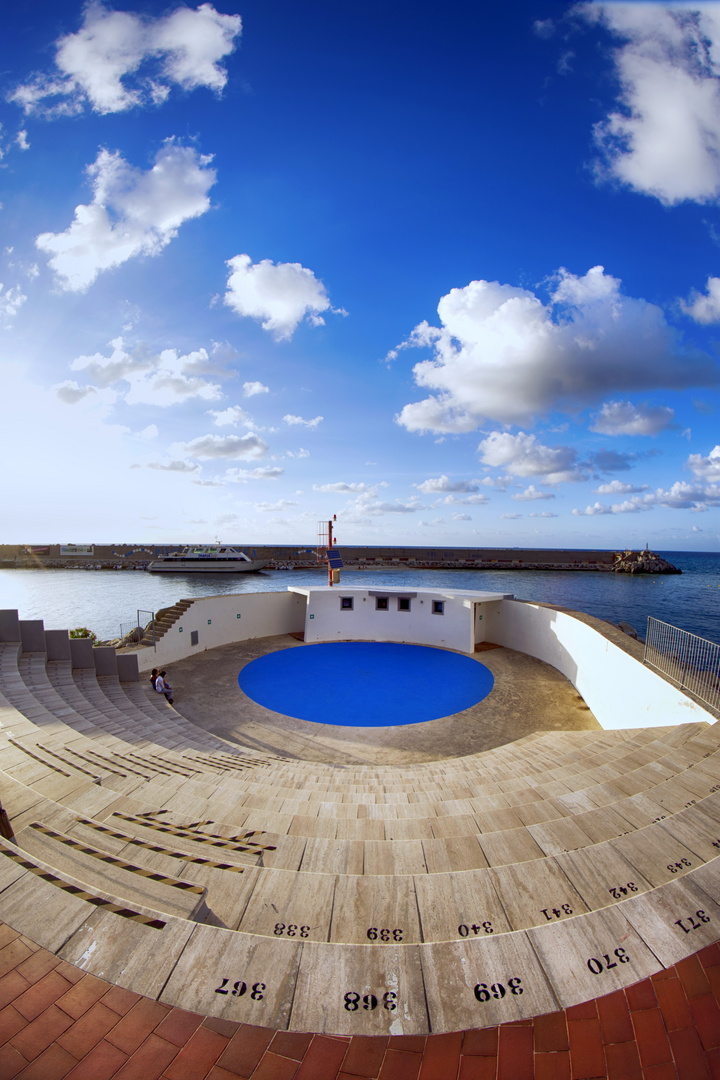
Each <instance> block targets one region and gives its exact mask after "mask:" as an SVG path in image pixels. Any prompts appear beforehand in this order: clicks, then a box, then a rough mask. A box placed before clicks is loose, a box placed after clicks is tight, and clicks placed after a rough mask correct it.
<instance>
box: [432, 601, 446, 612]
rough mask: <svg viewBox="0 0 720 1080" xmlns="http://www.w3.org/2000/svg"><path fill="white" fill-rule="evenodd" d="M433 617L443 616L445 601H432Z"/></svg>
mask: <svg viewBox="0 0 720 1080" xmlns="http://www.w3.org/2000/svg"><path fill="white" fill-rule="evenodd" d="M432 610H433V615H444V613H445V601H444V600H433V602H432Z"/></svg>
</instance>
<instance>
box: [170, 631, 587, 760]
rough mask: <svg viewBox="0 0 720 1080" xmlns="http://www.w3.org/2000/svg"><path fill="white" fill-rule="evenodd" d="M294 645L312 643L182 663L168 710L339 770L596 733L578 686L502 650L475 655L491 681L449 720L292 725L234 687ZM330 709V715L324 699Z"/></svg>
mask: <svg viewBox="0 0 720 1080" xmlns="http://www.w3.org/2000/svg"><path fill="white" fill-rule="evenodd" d="M294 648H306V649H311V648H313V646H312V645H305V644H304V643H302V642H299V641H297V640H296V639H295V638H293V637H291V636H290V635H282V636H279V637H271V638H257V639H255V640H252V641H243V642H238V643H236V644H232V645H223V646H221V647H220V648H218V649H211V650H209V651H207V652H201V653H197V654H196V655H194V656H191V657H188V658H187V659H185V660H183V661H181V662H180V663H178V664H175V665H174V666H173V668H172V670H170V671H168V678H169V679H170V682H171V684H172V686H173V692H174V700H175V708H176V709H177V710H178V712H180V713H182V715H183V716H185V717H186V718H187V719H188V720H191V721H192V722H193V723H194V724H197V725H198V727H202V728H204V729H205V730H206V731H210V732H212V733H213V734H215V735H219V736H221V737H222V738H224V739H228V740H230V741H237V742H240V743H242V744H243V745H244V746H250V747H254V748H256V749H257V750H262V751H274V752H278V753H281V754H285V755H287V756H289V757H298V758H301V759H302V760H305V761H323V762H328V763H331V764H338V765H347V764H354V765H358V764H360V765H361V764H372V765H405V764H414V763H417V762H422V761H438V760H441V759H443V758H451V757H460V756H463V755H465V754H474V753H478V752H479V751H482V750H490V749H492V748H493V747H495V746H502V745H504V744H505V743H509V742H514V741H515V740H517V739H521V738H523V736H525V735H530V734H532V732H534V731H582V730H599V729H600V725H599V724H598V722H597V720H596V719H595V717H594V716H593V715H592V713H591V712H590V710H589V709H588V707H587V705H585V703H584V701H583V700H582V698H581V697H580V696H579V694H578V693H577V691H576V690H575V688H574V687H573V686H572V685H571V684H570V683H569V682H568V681H567V679H565V678H564V676H562V675H561V674H560V673H559V672H558V671H556V669H555V668H553V667H550V666H549V665H548V664H544V663H543V662H542V661H541V660H536V659H534V657H531V656H527V655H526V654H525V653H519V652H514V651H513V650H512V649H505V648H490V649H484V650H483V651H482V652H480V653H477V654H476V655H475V659H476V660H477V661H478V662H481V663H483V664H484V665H485V666H486V667H488V668H490V670H491V671H492V673H493V676H494V678H495V685H494V687H493V689H492V692H491V693H490V694H489V695H488V697H486V698H485V699H484V700H483V701H481V702H479V703H478V704H477V705H474V706H472V707H471V708H469V709H465V710H464V711H463V712H460V713H455V714H454V715H453V716H446V717H442V718H441V719H438V720H431V721H429V722H427V723H424V724H406V725H404V726H401V727H385V728H363V727H338V726H336V725H333V724H332V722H330V723H328V724H314V723H310V722H308V721H305V720H296V719H294V718H292V717H289V716H283V715H281V714H280V713H275V712H273V711H272V710H270V709H266V708H264V707H263V706H262V705H258V704H257V703H256V702H254V701H252V700H251V699H250V698H249V697H247V695H246V694H244V693H243V691H242V690H241V689H240V687H239V686H238V674H239V672H240V671H241V669H242V668H243V667H244V666H245V664H248V663H250V661H251V660H255V659H256V658H257V657H259V656H264V655H266V654H268V653H270V652H275V651H276V650H278V649H294ZM318 693H322V686H320V687H318ZM327 713H328V716H329V717H332V701H331V700H328V702H327Z"/></svg>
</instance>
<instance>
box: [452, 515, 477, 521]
mask: <svg viewBox="0 0 720 1080" xmlns="http://www.w3.org/2000/svg"><path fill="white" fill-rule="evenodd" d="M451 518H452V520H453V521H472V518H471V517H470V515H469V514H451Z"/></svg>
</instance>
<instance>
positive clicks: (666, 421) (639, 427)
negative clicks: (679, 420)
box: [590, 401, 675, 435]
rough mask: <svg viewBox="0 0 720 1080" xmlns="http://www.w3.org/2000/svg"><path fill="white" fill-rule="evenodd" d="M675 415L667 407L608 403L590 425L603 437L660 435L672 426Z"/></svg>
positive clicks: (604, 404)
mask: <svg viewBox="0 0 720 1080" xmlns="http://www.w3.org/2000/svg"><path fill="white" fill-rule="evenodd" d="M674 416H675V413H674V411H673V410H672V409H668V408H667V407H666V406H665V405H654V406H653V405H633V404H632V402H630V401H606V402H604V403H603V405H602V406H601V408H600V412H599V413H598V414H597V416H596V417H595V419H594V421H593V423H592V424H591V425H590V430H591V431H598V432H600V433H601V434H603V435H659V434H660V433H661V432H662V431H667V429H668V428H669V427H671V426H672V422H673V418H674Z"/></svg>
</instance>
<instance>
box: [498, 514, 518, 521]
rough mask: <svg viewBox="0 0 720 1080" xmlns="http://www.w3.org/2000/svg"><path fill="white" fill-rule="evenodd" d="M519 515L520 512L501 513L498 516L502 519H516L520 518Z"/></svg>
mask: <svg viewBox="0 0 720 1080" xmlns="http://www.w3.org/2000/svg"><path fill="white" fill-rule="evenodd" d="M521 517H522V514H501V515H500V518H501V520H503V521H517V519H518V518H521Z"/></svg>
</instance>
